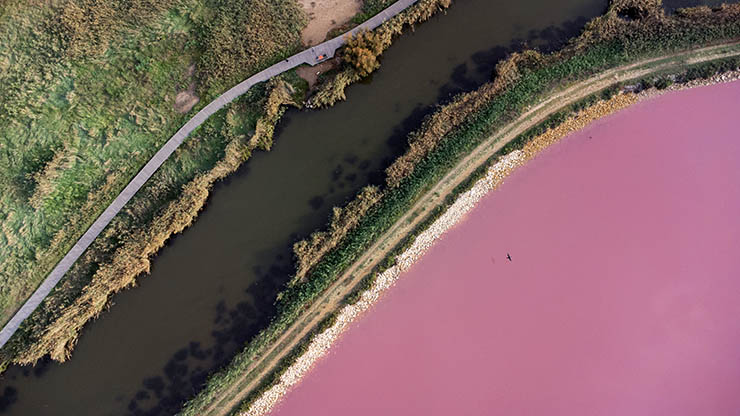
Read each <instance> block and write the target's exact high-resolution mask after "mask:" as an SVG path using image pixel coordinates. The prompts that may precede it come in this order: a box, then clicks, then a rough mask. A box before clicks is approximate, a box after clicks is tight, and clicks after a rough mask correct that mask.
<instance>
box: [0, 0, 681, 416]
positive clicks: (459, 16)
mask: <svg viewBox="0 0 740 416" xmlns="http://www.w3.org/2000/svg"><path fill="white" fill-rule="evenodd" d="M606 5H607V0H561V1H557V2H554V1H551V0H520V1H514V2H512V1H492V0H456V1H455V2H454V5H453V7H452V8H450V9H449V11H448V13H447V14H446V15H440V16H437V17H435V18H434V19H432V20H431V21H429V22H427V23H424V24H422V25H419V26H418V27H417V28H416V30H415V31H414V32H412V33H409V34H407V35H404V36H402V37H401V38H400V39H398V41H397V42H396V43H395V44H394V45H393V46H392V47H391V48H390V50H388V51H387V53H386V54H385V55H384V57H383V64H382V67H381V69H380V70H379V71H377V72H376V73H375V74H374V75H373V76H372V77H371V78H370V79H369V80H368V82H366V83H363V84H358V85H355V86H352V87H351V88H350V89H349V91H348V94H347V96H348V100H347V101H346V102H344V103H341V104H339V105H337V106H335V107H333V108H331V109H327V110H321V111H310V112H309V111H291V112H289V113H288V114H287V116H286V118H285V119H284V120H283V121H282V122H281V124H280V128H279V132H278V134H277V137H276V142H275V145H274V147H273V150H272V151H271V152H269V153H258V154H256V155H255V156H254V157H253V158H252V159H251V160H249V162H247V163H246V165H245V166H244V167H243V168H242V169H241V170H240V171H239V172H238V173H237V174H235V175H233V176H232V177H231V178H230V179H229V180H227V181H225V182H224V183H222V184H219V185H218V186H217V187H216V189H215V190H214V192H213V195H212V197H211V199H210V201H209V203H208V207H207V208H206V210H205V211H204V212H203V213H202V214H201V215H200V218H199V219H198V221H197V222H196V223H195V225H194V226H193V227H191V228H190V229H188V230H187V231H186V232H185V233H184V234H182V235H180V236H178V237H176V238H174V239H173V240H172V241H171V242H170V243H169V244H168V246H167V247H166V248H165V249H163V250H162V251H161V253H160V254H159V255H158V256H157V258H156V260H155V261H154V265H153V268H152V273H151V276H147V277H144V278H142V279H141V281H140V286H139V287H138V288H136V289H134V290H129V291H125V292H124V293H121V294H119V295H117V296H116V297H115V299H114V306H113V308H112V309H111V310H110V311H109V312H106V313H105V314H104V315H103V316H102V317H101V318H100V319H99V320H98V321H96V322H94V323H92V324H91V325H89V326H88V327H87V328H86V329H85V331H84V333H83V335H82V337H81V338H80V341H79V345H78V346H77V348H76V350H75V352H74V354H73V356H72V359H71V360H70V361H69V362H67V363H65V364H61V365H60V364H56V363H48V362H47V363H41V364H39V365H37V366H36V367H33V368H30V367H25V368H23V367H14V368H10V369H9V370H8V371H7V372H6V373H5V374H4V375H3V376H2V380H1V381H0V395H2V397H1V398H0V408H1V409H2V411H3V412H5V413H6V414H14V415H24V416H33V415H75V416H85V415H91V416H92V415H95V416H100V415H128V414H134V415H170V414H173V413H175V412H176V411H177V410H178V409H179V408H180V405H181V404H182V402H183V401H184V400H185V399H186V398H187V397H189V396H190V395H192V394H193V393H194V392H195V391H196V390H197V388H198V387H199V386H200V385H202V383H203V382H204V380H205V378H206V375H207V374H208V373H209V372H211V371H213V370H214V369H215V368H217V367H219V366H221V365H223V364H224V363H226V362H228V360H229V359H230V358H231V357H232V356H233V354H234V353H235V351H237V349H239V348H240V346H242V345H243V344H244V342H245V341H247V340H248V339H249V338H250V337H251V336H253V335H254V334H255V333H256V332H257V331H258V330H259V329H260V328H261V327H262V326H264V325H265V323H266V322H267V320H268V318H269V316H270V314H271V313H272V312H273V307H272V303H273V300H274V297H275V294H276V293H277V292H278V291H279V290H280V288H281V286H282V285H283V284H284V283H285V282H286V281H287V279H288V277H289V276H290V274H291V272H292V266H291V251H290V247H291V245H292V243H293V242H294V241H296V239H298V238H300V237H303V236H305V235H306V234H307V233H309V232H311V231H312V230H314V229H315V228H317V227H319V226H321V225H322V224H324V223H325V222H326V221H327V219H328V216H329V213H330V211H331V207H332V206H334V205H339V204H341V203H343V202H344V201H346V200H347V199H348V198H349V197H351V196H352V195H353V194H354V193H355V192H356V191H357V190H358V189H359V188H360V187H361V186H363V185H364V184H366V183H367V182H368V180H370V181H375V182H377V181H379V180H380V179H381V178H382V175H381V172H382V169H383V168H384V167H385V166H386V165H387V164H388V162H389V161H390V160H391V159H392V158H393V157H394V155H396V154H398V153H399V152H400V151H401V150H402V148H403V143H404V142H405V136H406V134H407V133H408V132H409V131H410V130H412V129H414V128H416V127H417V126H418V124H419V122H420V120H421V118H422V117H423V116H424V115H425V114H427V113H428V112H429V111H431V110H432V109H433V106H434V105H435V104H436V103H438V102H440V101H445V100H446V99H449V97H450V96H451V95H452V94H455V93H457V92H460V91H465V90H471V89H474V88H476V87H477V86H478V85H480V84H482V83H483V82H485V81H486V80H488V79H489V78H490V76H491V73H492V70H493V67H494V65H495V63H496V61H497V60H499V59H500V58H501V57H503V56H504V55H505V54H506V53H508V52H509V51H510V50H512V48H518V47H520V45H521V44H522V43H523V42H526V43H527V44H528V45H530V46H540V47H543V48H544V47H546V46H548V45H549V46H555V45H557V44H559V43H560V42H562V41H564V40H565V39H567V38H568V37H570V36H572V35H575V34H577V33H578V31H579V30H580V28H581V26H582V25H583V24H584V23H585V22H586V20H587V19H589V18H591V17H593V16H597V15H599V14H600V13H602V12H603V11H604V9H605V8H606ZM671 5H673V4H671ZM677 5H685V4H677Z"/></svg>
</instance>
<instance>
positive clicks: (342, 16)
mask: <svg viewBox="0 0 740 416" xmlns="http://www.w3.org/2000/svg"><path fill="white" fill-rule="evenodd" d="M298 2H299V3H300V4H301V6H303V10H305V11H306V13H307V14H308V18H309V21H308V26H306V28H305V29H303V33H301V39H302V40H303V44H304V45H306V46H313V45H317V44H319V43H321V42H323V41H324V39H325V38H326V34H327V33H329V31H330V30H332V29H334V28H337V27H339V26H341V25H343V24H345V23H347V22H349V20H350V19H351V18H352V16H354V15H356V14H357V13H358V12H359V11H360V7H361V6H362V1H361V0H298Z"/></svg>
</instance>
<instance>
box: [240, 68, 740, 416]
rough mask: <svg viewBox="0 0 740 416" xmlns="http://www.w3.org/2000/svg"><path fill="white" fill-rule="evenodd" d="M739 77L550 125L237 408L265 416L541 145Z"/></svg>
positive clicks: (627, 97) (645, 95)
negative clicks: (633, 108)
mask: <svg viewBox="0 0 740 416" xmlns="http://www.w3.org/2000/svg"><path fill="white" fill-rule="evenodd" d="M738 80H740V71H734V72H731V73H725V74H720V75H717V76H715V77H713V78H710V79H708V80H703V81H691V82H688V83H686V84H681V85H676V86H672V87H670V88H668V89H667V90H665V91H658V90H654V89H651V90H646V91H643V92H640V93H637V94H634V93H627V94H619V95H617V96H615V97H613V98H611V99H610V100H608V101H600V102H598V103H596V104H594V105H592V106H591V107H589V108H587V109H586V110H583V111H581V112H579V113H578V114H577V115H575V116H572V117H570V118H568V119H567V120H566V121H565V122H563V123H562V124H560V125H559V126H557V127H555V128H553V129H550V130H548V131H547V132H545V133H544V134H542V135H540V136H538V137H536V138H535V139H533V140H532V141H531V142H530V143H528V144H527V145H526V146H525V148H524V149H522V150H515V151H513V152H511V153H509V154H507V155H505V156H504V157H502V159H501V160H500V161H499V162H498V163H496V164H495V165H493V166H491V167H490V168H489V169H488V170H487V173H486V176H485V177H484V178H482V179H480V180H478V181H477V182H475V184H474V185H473V186H472V187H471V189H469V190H468V191H466V192H464V193H462V194H461V195H460V196H459V197H458V198H457V199H456V200H455V202H454V203H453V204H452V205H451V206H450V207H449V208H448V209H447V210H446V211H445V212H444V214H442V215H441V216H440V217H439V218H438V219H437V220H435V221H434V222H433V224H432V225H431V226H430V227H429V228H427V229H426V230H425V231H423V232H422V233H420V234H419V235H418V236H417V237H416V238H415V239H414V242H413V244H412V245H411V247H409V248H408V249H406V250H405V251H404V252H403V253H402V254H400V255H398V256H397V257H396V264H395V265H394V266H392V267H391V268H389V269H387V270H386V271H385V272H383V273H381V274H379V275H378V277H377V279H376V280H375V282H374V283H373V284H372V286H371V287H370V288H369V289H368V290H366V291H364V292H363V293H362V295H361V297H360V300H359V301H358V302H357V303H355V304H352V305H347V306H344V307H343V308H341V310H340V311H339V314H338V316H337V319H336V322H335V323H334V324H333V325H331V326H330V327H329V328H328V329H326V330H324V331H323V332H321V333H319V334H318V335H316V336H315V337H314V338H313V339H312V340H311V342H310V344H309V346H308V348H307V350H306V352H305V353H304V354H302V355H301V356H299V357H298V359H297V360H296V361H295V362H294V363H293V364H292V365H291V366H290V367H289V368H288V369H287V370H286V371H285V373H283V374H282V375H281V376H280V379H279V381H278V382H277V383H276V384H275V385H274V386H272V387H271V388H270V389H268V390H267V391H266V392H265V393H263V394H262V395H261V396H259V397H258V398H257V399H256V400H255V401H254V402H253V403H252V404H251V406H250V407H249V409H248V410H247V411H244V412H241V413H239V414H240V415H244V416H262V415H265V414H267V413H269V412H270V411H271V410H272V409H273V407H274V406H275V405H277V404H278V403H279V402H280V400H281V399H282V398H283V397H284V395H285V394H287V393H288V392H289V391H290V389H291V388H292V387H294V386H295V385H296V384H297V383H298V382H300V380H301V379H302V378H303V377H304V376H305V375H306V374H307V373H308V372H309V371H310V370H311V368H312V367H313V366H314V365H315V363H316V362H318V360H320V359H321V358H322V357H324V356H325V355H326V353H327V352H329V350H330V349H331V346H332V345H333V344H334V342H335V341H336V340H338V339H339V338H340V337H341V335H342V333H343V332H344V331H345V330H346V329H347V328H348V326H349V324H351V323H352V322H353V321H354V320H355V319H357V318H358V317H359V316H360V315H361V314H362V313H364V312H366V311H367V310H369V309H370V308H371V307H372V306H373V305H374V304H375V303H376V302H377V301H378V300H379V299H380V297H381V296H382V295H383V294H384V293H385V292H386V291H387V290H388V289H390V288H391V287H392V286H393V284H394V283H395V282H396V281H397V280H398V279H399V278H400V277H401V273H403V272H405V271H406V270H408V269H409V268H410V267H411V266H412V265H413V264H414V263H415V262H416V261H418V260H419V259H421V257H422V256H423V255H424V254H425V253H426V251H427V250H428V249H429V248H430V247H431V246H432V245H433V244H434V243H435V241H436V240H437V239H439V238H440V237H442V236H443V235H444V234H445V233H446V232H447V231H448V230H450V229H451V228H453V227H454V226H455V225H456V224H458V223H459V222H460V220H462V219H463V218H464V217H465V215H466V214H467V213H468V212H469V211H470V210H472V209H473V208H474V207H475V206H476V204H477V203H478V202H479V201H480V200H481V199H482V198H483V197H484V196H486V195H487V194H488V193H489V192H491V191H493V190H495V189H496V188H497V187H498V186H499V185H500V184H502V183H503V182H504V180H505V178H506V177H507V176H508V175H509V174H510V173H511V172H513V171H514V170H515V169H516V168H518V167H520V166H523V165H524V164H526V162H528V161H530V160H532V159H533V158H535V157H536V156H537V154H539V153H540V152H541V151H542V150H544V149H546V148H548V147H549V146H550V145H552V144H555V143H557V142H558V141H559V140H561V139H562V138H564V137H566V136H568V135H570V134H571V133H574V132H576V131H579V130H582V129H583V128H585V127H587V126H588V125H590V124H591V123H593V122H594V121H596V120H599V119H601V118H603V117H605V116H609V115H611V114H613V113H615V112H617V111H620V110H623V109H625V108H627V107H629V106H632V105H633V104H636V103H638V102H643V101H645V100H649V99H651V98H653V97H655V96H657V95H662V94H664V93H665V92H669V91H677V90H683V89H688V88H695V87H701V86H707V85H713V84H721V83H728V82H733V81H738Z"/></svg>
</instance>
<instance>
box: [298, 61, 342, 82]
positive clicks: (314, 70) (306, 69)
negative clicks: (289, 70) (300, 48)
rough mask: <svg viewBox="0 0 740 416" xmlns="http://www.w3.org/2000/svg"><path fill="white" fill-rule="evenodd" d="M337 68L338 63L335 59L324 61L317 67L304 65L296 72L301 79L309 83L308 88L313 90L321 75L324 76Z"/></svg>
mask: <svg viewBox="0 0 740 416" xmlns="http://www.w3.org/2000/svg"><path fill="white" fill-rule="evenodd" d="M336 66H337V62H336V61H335V60H333V59H331V60H328V61H324V62H322V63H320V64H318V65H316V66H308V65H303V66H300V67H298V68H297V69H296V70H295V71H296V73H297V74H298V76H299V77H301V78H303V79H305V80H306V81H308V88H313V86H314V85H316V82H317V81H318V79H319V75H321V74H323V73H324V72H326V71H329V70H330V69H333V68H334V67H336Z"/></svg>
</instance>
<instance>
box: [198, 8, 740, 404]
mask: <svg viewBox="0 0 740 416" xmlns="http://www.w3.org/2000/svg"><path fill="white" fill-rule="evenodd" d="M738 37H740V6H738V5H735V6H723V7H721V8H717V9H709V8H705V7H701V8H696V9H691V10H684V11H681V12H679V13H676V14H675V15H672V16H666V15H665V14H664V13H663V11H662V9H661V7H660V0H615V1H612V3H611V5H610V8H609V10H608V11H607V13H606V14H605V15H604V16H602V17H600V18H597V19H594V20H593V21H592V22H590V23H589V24H588V25H587V26H586V28H585V29H584V32H583V33H582V35H581V36H579V37H578V38H576V39H574V40H573V41H571V42H570V43H569V44H568V45H567V46H566V47H565V48H564V49H563V50H561V51H559V52H556V53H553V54H549V55H545V56H542V55H539V54H536V53H531V52H530V53H525V54H522V55H516V56H514V57H512V59H510V60H508V61H507V62H504V63H502V64H501V65H499V67H498V68H497V74H496V75H497V80H496V81H494V82H492V83H491V84H489V85H487V86H484V87H483V88H481V89H480V90H479V91H475V92H472V93H468V94H466V95H465V96H461V97H458V99H456V100H454V101H453V103H451V104H450V105H449V106H446V107H443V108H442V109H440V110H439V113H445V112H447V113H448V114H442V115H434V116H432V119H428V120H427V121H426V122H425V123H424V124H423V126H422V129H421V130H420V131H419V132H417V133H414V134H412V135H411V136H410V143H411V146H412V147H413V145H414V143H417V142H419V141H420V140H421V141H425V140H426V141H428V142H426V143H420V146H419V150H418V151H417V150H415V156H413V157H407V156H405V155H404V156H402V158H403V157H407V159H405V160H406V166H404V167H403V169H399V170H398V171H395V170H394V171H393V173H392V177H391V176H390V175H389V181H388V183H387V186H386V187H385V188H383V189H381V190H380V191H381V192H382V195H381V198H380V199H379V201H378V202H377V203H376V204H375V205H374V206H372V207H371V208H370V209H368V210H367V211H366V213H365V214H364V215H363V216H361V218H359V220H358V221H357V222H356V225H355V226H354V227H353V228H351V229H350V230H348V231H347V232H346V234H345V235H344V237H343V238H341V241H340V242H339V243H338V244H336V245H335V247H334V248H332V249H331V250H328V251H326V254H324V255H323V257H321V259H320V260H319V261H317V262H315V265H314V266H313V267H311V268H310V269H309V270H308V272H307V273H306V278H304V279H302V280H300V281H297V282H295V281H294V284H292V285H290V286H289V287H287V288H286V289H285V290H284V291H283V292H282V293H281V294H280V296H279V298H278V302H277V314H276V316H275V317H274V318H273V320H272V322H271V324H270V325H269V327H268V328H266V329H265V330H264V331H262V332H261V333H260V334H259V335H258V336H257V337H255V338H254V339H253V340H252V341H251V342H250V343H249V344H248V345H247V346H246V347H245V349H244V350H243V351H242V352H241V353H240V354H238V355H237V356H236V357H235V359H234V360H233V361H232V363H231V364H230V365H229V366H227V367H226V368H224V369H223V370H222V371H220V372H219V373H217V374H216V375H214V376H213V377H212V378H211V379H210V380H209V383H208V384H207V386H206V388H205V389H204V390H203V392H201V394H199V395H198V396H197V397H196V398H195V399H194V400H193V401H191V402H190V403H189V404H188V405H187V406H186V409H185V412H184V414H186V415H191V414H192V415H194V414H198V411H199V409H202V408H203V406H204V405H205V404H206V403H210V402H211V401H213V400H214V399H215V398H217V397H218V395H219V394H220V393H221V392H223V391H224V389H225V388H228V386H230V385H232V384H233V383H235V382H236V381H237V380H238V379H239V378H240V377H241V376H242V375H243V373H244V372H245V371H246V369H247V368H248V367H249V365H250V364H251V363H253V361H254V360H255V359H258V358H262V357H261V356H262V354H263V352H264V351H265V350H266V348H267V347H268V346H271V344H272V343H273V342H274V341H275V340H276V339H277V338H278V337H279V336H281V335H282V334H283V333H284V331H286V329H287V328H289V327H290V326H291V325H292V324H293V323H295V322H297V321H298V319H299V318H300V317H301V316H302V313H303V311H304V310H306V308H307V307H308V306H309V305H311V304H312V303H313V302H314V301H315V300H316V299H317V298H318V296H319V295H320V294H322V293H323V292H324V291H325V290H326V289H327V288H328V287H329V286H330V285H331V284H332V283H334V282H335V281H336V280H337V278H338V277H339V276H340V275H341V274H342V273H343V272H344V271H345V270H347V268H348V267H349V266H350V265H352V264H353V263H354V262H355V261H356V260H357V259H358V258H359V257H360V256H361V255H362V254H363V253H364V252H365V251H366V250H367V249H368V248H369V247H370V246H371V245H372V244H373V243H374V242H375V241H377V239H378V238H379V237H380V236H381V235H382V234H383V233H384V232H385V231H387V230H388V229H389V228H390V227H391V226H392V225H393V224H394V223H395V222H397V221H398V219H399V218H401V216H403V215H404V214H405V213H406V212H408V210H409V208H410V207H412V206H413V204H414V203H415V202H416V201H418V200H419V198H420V197H421V196H422V195H424V194H425V192H426V191H428V190H429V189H430V188H432V187H433V186H434V185H435V184H436V183H437V182H438V181H439V180H440V179H441V178H442V177H443V176H444V175H445V174H446V173H447V172H449V171H450V169H451V168H453V167H454V166H455V165H456V164H457V163H458V162H459V161H460V160H461V158H463V157H464V156H465V155H467V154H469V153H470V152H471V151H472V150H473V149H474V148H475V147H476V146H478V145H479V144H480V143H481V142H482V141H483V140H484V139H486V138H488V137H491V135H492V134H494V133H495V132H496V127H501V126H505V125H506V124H507V122H510V121H513V120H514V119H516V118H517V117H519V116H520V115H521V114H522V113H523V111H524V110H525V109H526V108H528V107H530V106H532V105H535V104H537V103H538V102H540V101H541V100H542V99H544V98H546V97H547V96H548V95H550V94H552V93H553V92H557V91H559V90H560V89H561V88H563V87H564V86H567V85H572V84H573V83H575V82H577V81H580V80H584V79H586V78H589V77H591V76H593V75H595V74H598V73H600V72H602V71H605V70H608V69H611V68H615V67H619V66H621V65H627V64H629V63H631V62H635V61H638V60H644V59H649V58H652V57H663V56H666V55H670V54H672V53H674V52H679V51H683V50H689V49H695V48H698V47H701V46H706V45H709V44H712V43H722V42H729V41H732V40H734V39H737V38H738ZM368 49H371V48H368ZM350 53H351V52H350ZM658 61H660V60H658ZM674 65H676V66H680V63H675V64H674ZM707 65H708V66H707ZM736 65H737V61H732V60H729V61H727V60H719V61H715V62H710V63H709V64H702V65H699V66H698V67H697V68H693V67H690V66H689V67H686V68H688V69H686V72H685V75H684V76H685V77H686V78H689V77H690V76H695V75H696V76H702V75H703V74H708V73H712V72H713V71H719V70H723V69H730V68H736V67H737V66H736ZM343 71H344V73H345V74H350V75H352V74H356V73H357V72H358V68H353V67H350V68H345V69H343ZM353 71H354V72H353ZM689 74H691V75H689ZM349 78H351V77H350V76H349V75H348V76H347V79H349ZM339 79H340V80H341V77H340V78H339ZM668 79H671V78H669V77H667V76H664V75H661V77H660V78H659V79H658V81H659V82H662V81H660V80H668ZM645 82H646V83H647V82H648V81H647V80H646V81H645ZM496 85H498V87H494V86H496ZM342 90H343V87H342V86H341V85H340V86H339V87H337V86H336V85H334V86H332V85H329V86H328V87H327V88H326V89H325V90H320V91H319V93H317V94H320V93H321V91H331V94H327V95H326V96H324V97H321V98H320V100H319V101H316V102H315V104H316V105H322V104H323V103H327V102H329V103H330V102H332V101H331V100H332V99H337V97H339V95H340V94H341V91H342ZM618 91H619V87H618V86H610V87H609V88H607V89H605V90H603V91H602V92H601V93H599V94H598V95H596V96H592V97H589V98H587V99H585V100H583V101H581V102H579V103H576V104H574V105H573V106H572V107H571V108H566V109H564V110H562V111H560V112H558V113H556V114H553V115H551V117H550V118H549V119H548V120H547V121H545V122H543V123H541V124H539V125H538V126H536V127H534V128H532V129H530V130H529V131H527V132H525V133H524V134H522V135H520V136H518V137H517V138H516V139H515V140H513V141H512V142H510V143H509V144H508V145H506V146H505V147H504V148H503V149H502V151H501V152H500V153H499V155H501V154H505V153H507V152H510V151H512V150H514V149H515V148H517V147H519V146H522V145H523V144H524V143H526V141H527V140H530V139H531V138H532V137H535V136H536V135H537V134H539V133H541V132H543V131H544V130H545V129H547V128H548V127H552V126H555V125H557V124H559V123H561V122H562V121H563V120H564V119H565V118H566V117H567V115H568V114H570V113H571V112H572V111H576V110H578V109H580V108H583V107H584V106H587V105H589V104H590V103H593V102H594V101H595V100H597V99H599V98H609V97H611V96H612V95H613V94H615V93H617V92H618ZM315 97H317V95H314V98H315ZM340 98H341V97H340ZM453 112H457V114H452V113H453ZM434 117H440V118H439V119H437V121H438V120H447V121H451V123H452V124H453V126H452V127H453V128H445V129H442V130H439V128H440V125H441V124H440V123H438V122H437V121H435V119H433V118H434ZM430 120H431V121H430ZM425 129H429V130H425ZM440 133H441V134H440ZM493 161H495V157H494V158H492V159H490V160H489V162H488V163H493ZM483 172H484V170H482V169H479V170H478V171H477V173H476V174H474V175H473V176H472V177H471V178H470V179H469V180H468V181H466V182H463V183H462V184H461V185H460V186H458V187H457V189H456V190H455V191H454V192H453V195H452V196H448V198H447V199H446V202H445V203H446V204H449V203H451V202H452V201H453V199H452V198H453V197H454V195H457V194H458V193H459V192H462V190H464V189H466V188H467V187H469V186H470V185H471V184H472V181H473V180H474V179H475V178H476V175H481V174H482V173H483ZM443 211H444V206H443V207H438V208H437V209H435V210H434V211H433V212H432V213H431V215H430V216H429V217H427V218H426V220H425V221H424V222H423V223H422V224H421V225H420V226H419V227H417V229H416V231H415V232H414V233H412V236H413V235H415V234H416V233H418V232H420V231H421V230H423V229H424V228H426V227H427V226H428V225H429V224H431V222H432V221H433V219H434V218H436V216H438V215H440V214H441V213H442V212H443ZM411 241H412V240H411V238H407V239H406V240H405V241H404V242H403V243H402V244H400V245H399V246H398V247H396V249H395V250H394V253H398V252H400V250H403V248H404V247H406V246H407V245H408V244H410V242H411ZM297 255H298V257H300V256H301V253H298V254H297ZM393 261H394V257H393V256H389V257H387V258H386V259H385V261H384V262H382V263H381V264H379V265H378V266H376V269H375V270H374V271H373V273H371V274H370V275H369V276H368V277H367V278H365V279H364V280H363V282H362V283H361V284H360V286H359V287H358V290H362V289H364V288H367V287H369V286H370V285H371V284H372V281H373V279H374V278H375V276H376V273H377V272H378V271H380V270H383V269H384V268H386V267H389V266H390V265H392V264H393ZM358 296H359V292H358V291H355V292H354V293H353V294H351V295H350V296H348V297H347V298H346V302H353V301H356V300H357V298H358ZM305 342H306V340H304V341H303V342H302V343H301V345H303V344H304V343H305ZM301 348H303V347H301ZM274 354H276V353H273V355H274ZM291 356H295V355H293V354H291ZM285 365H286V364H285V362H284V361H283V362H281V364H280V368H284V366H285ZM274 380H275V378H271V379H269V380H268V381H267V385H270V383H272V382H273V381H274ZM264 388H265V384H264V383H263V384H262V387H261V388H260V391H262V389H264ZM250 397H254V395H253V394H250ZM247 403H249V402H247ZM243 409H244V408H243Z"/></svg>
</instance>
